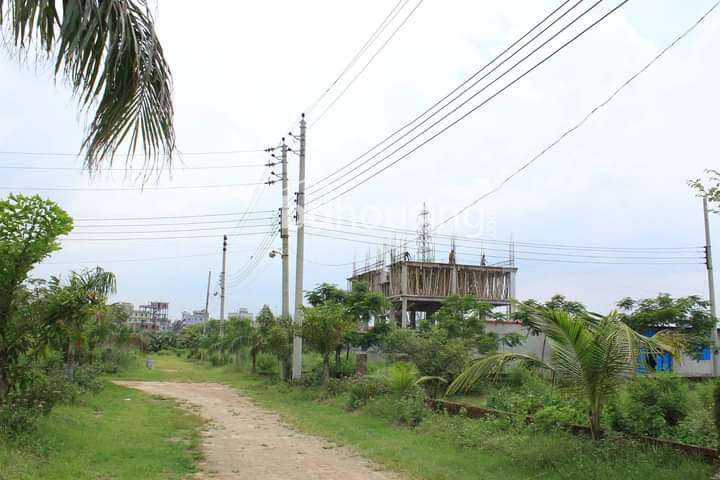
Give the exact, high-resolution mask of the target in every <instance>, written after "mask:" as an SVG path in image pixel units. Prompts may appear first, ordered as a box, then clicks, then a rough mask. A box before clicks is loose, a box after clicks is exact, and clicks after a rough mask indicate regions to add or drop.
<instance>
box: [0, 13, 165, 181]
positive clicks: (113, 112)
mask: <svg viewBox="0 0 720 480" xmlns="http://www.w3.org/2000/svg"><path fill="white" fill-rule="evenodd" d="M56 2H57V0H0V26H5V25H6V26H7V28H8V29H9V30H10V33H11V38H12V43H13V44H14V47H15V48H17V49H18V50H19V51H27V50H28V49H29V48H30V47H31V46H32V45H33V44H36V46H37V49H38V50H39V51H40V52H41V53H42V54H43V55H45V56H46V57H48V58H52V57H54V73H55V75H56V77H57V76H60V74H61V73H62V74H63V75H64V77H65V78H66V79H67V80H68V81H69V83H70V85H71V86H72V88H73V91H74V92H75V94H76V95H77V97H78V101H79V103H80V106H81V108H83V109H86V110H91V109H92V108H93V107H94V106H96V108H95V112H94V115H93V119H92V121H91V123H90V125H89V128H88V131H87V133H86V138H85V140H84V141H83V144H82V147H81V153H82V154H83V155H84V158H85V166H86V168H88V169H89V170H91V171H95V170H98V169H100V168H101V167H102V166H110V165H112V163H113V160H114V158H115V156H116V154H117V153H118V151H119V150H120V149H121V148H122V149H126V153H127V154H128V157H127V158H126V166H127V165H128V164H129V162H130V161H131V156H132V155H134V154H135V153H136V152H137V151H138V149H139V148H141V149H142V154H143V155H144V162H143V170H145V171H146V172H151V171H153V170H156V169H157V168H158V167H162V166H164V165H165V164H167V165H170V162H171V159H172V155H173V152H174V151H175V128H174V123H173V122H174V112H173V104H172V98H171V89H172V81H171V73H170V68H169V66H168V64H167V62H166V60H165V56H164V54H163V49H162V46H161V45H160V42H159V40H158V38H157V34H156V32H155V27H154V25H153V18H152V15H151V14H150V11H149V9H148V6H147V4H146V1H145V0H64V1H63V2H62V8H61V9H59V8H58V7H57V5H56ZM60 12H61V13H60Z"/></svg>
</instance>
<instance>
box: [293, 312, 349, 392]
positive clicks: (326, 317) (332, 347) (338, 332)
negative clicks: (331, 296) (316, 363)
mask: <svg viewBox="0 0 720 480" xmlns="http://www.w3.org/2000/svg"><path fill="white" fill-rule="evenodd" d="M304 311H305V318H304V320H303V325H302V337H303V341H304V342H305V343H306V344H307V346H308V347H309V348H310V349H312V350H314V351H316V352H317V353H319V354H320V355H321V356H322V358H323V368H324V372H325V380H326V381H327V379H329V378H330V355H332V353H333V352H335V351H336V349H337V348H338V346H340V345H342V342H343V339H344V338H345V336H346V335H347V334H348V333H349V332H351V331H352V330H353V329H354V328H355V324H354V322H353V321H352V320H351V319H350V318H348V316H347V313H346V311H345V309H344V308H343V306H342V305H340V304H337V303H325V304H321V305H318V306H316V307H309V308H305V309H304Z"/></svg>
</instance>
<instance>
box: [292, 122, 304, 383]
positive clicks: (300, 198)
mask: <svg viewBox="0 0 720 480" xmlns="http://www.w3.org/2000/svg"><path fill="white" fill-rule="evenodd" d="M305 129H306V123H305V114H304V113H303V114H302V117H301V118H300V154H299V158H300V162H299V163H300V173H299V175H298V192H297V216H296V218H295V220H296V222H297V249H296V255H297V256H296V260H295V318H294V319H293V320H294V322H293V323H294V324H295V328H296V329H298V330H299V329H300V328H301V327H302V323H303V311H302V305H303V266H304V263H303V262H304V257H305ZM301 376H302V337H301V336H300V335H297V334H296V335H295V336H294V337H293V364H292V378H293V380H299V379H300V377H301Z"/></svg>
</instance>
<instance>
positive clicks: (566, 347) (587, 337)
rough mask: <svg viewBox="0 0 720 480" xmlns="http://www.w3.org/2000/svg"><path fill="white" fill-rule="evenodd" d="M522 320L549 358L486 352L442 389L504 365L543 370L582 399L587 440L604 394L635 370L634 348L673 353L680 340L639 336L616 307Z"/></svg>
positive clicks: (596, 429) (541, 310) (464, 387)
mask: <svg viewBox="0 0 720 480" xmlns="http://www.w3.org/2000/svg"><path fill="white" fill-rule="evenodd" d="M528 323H529V325H531V326H532V328H535V329H536V330H537V331H539V332H542V333H543V334H545V335H547V337H548V339H549V340H550V342H551V343H552V345H553V347H554V350H553V354H552V357H551V359H550V361H549V362H547V363H546V362H544V361H542V360H540V359H538V358H536V357H534V356H532V355H526V354H521V353H493V354H488V355H486V356H484V357H482V358H480V359H479V360H477V361H476V362H474V363H473V364H472V365H471V366H470V367H468V368H467V369H466V370H465V371H464V372H463V373H462V374H460V375H459V376H458V377H457V378H456V379H455V381H453V383H452V384H451V385H450V387H449V388H448V394H454V393H457V392H460V391H468V390H469V389H471V388H472V387H473V386H474V385H475V384H477V383H478V382H480V380H481V379H483V378H485V377H488V376H490V377H495V378H497V377H498V375H499V374H501V373H502V372H503V370H504V368H505V367H506V366H507V365H509V364H511V365H512V364H516V363H521V364H524V365H526V366H530V367H534V368H542V369H547V370H549V371H551V372H553V375H554V376H556V377H557V378H558V379H559V380H560V381H562V382H563V383H565V384H567V385H568V386H569V387H570V388H571V389H574V390H575V391H576V392H577V393H578V394H579V395H581V396H583V397H584V398H585V400H587V402H588V404H589V410H590V429H591V432H592V437H593V439H598V438H599V437H600V435H601V431H600V416H601V415H602V411H603V407H604V406H605V404H606V402H607V400H608V398H609V397H610V396H611V395H612V394H614V393H615V392H616V391H617V389H618V388H619V387H620V385H621V384H622V383H623V382H624V381H625V380H626V379H628V378H629V377H631V376H633V375H634V374H635V371H636V369H637V362H638V361H639V357H638V355H639V353H640V349H641V348H643V349H647V351H648V352H650V353H659V352H665V351H668V352H670V353H673V354H677V353H678V352H679V349H680V348H681V345H682V341H683V339H682V336H678V335H676V334H672V333H668V332H664V331H663V332H658V333H657V334H656V335H655V336H653V337H645V336H643V335H641V334H639V333H637V332H636V331H634V330H633V329H632V328H630V326H628V325H627V324H626V323H624V322H623V321H622V317H621V316H620V315H618V314H617V313H616V312H612V313H610V314H609V315H606V316H598V315H594V314H588V313H575V314H573V313H569V312H566V311H564V310H554V309H550V308H545V307H537V308H536V309H535V310H534V311H533V313H532V315H530V316H529V317H528Z"/></svg>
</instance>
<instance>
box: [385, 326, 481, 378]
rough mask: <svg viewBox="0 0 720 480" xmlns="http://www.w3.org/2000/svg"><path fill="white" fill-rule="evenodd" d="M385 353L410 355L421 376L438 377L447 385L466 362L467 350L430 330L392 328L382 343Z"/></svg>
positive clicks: (443, 333)
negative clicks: (417, 330)
mask: <svg viewBox="0 0 720 480" xmlns="http://www.w3.org/2000/svg"><path fill="white" fill-rule="evenodd" d="M381 348H382V350H383V351H384V352H386V353H391V354H396V353H405V354H408V355H410V358H411V359H412V361H413V363H414V364H415V365H416V366H417V368H418V370H419V371H420V374H421V375H422V376H428V377H442V378H444V379H446V380H448V381H449V382H451V381H452V380H453V379H454V378H455V377H456V376H457V375H459V374H460V373H461V372H462V371H463V370H464V369H465V367H466V366H467V365H468V363H469V361H470V346H469V345H468V343H467V342H466V341H465V340H464V339H461V338H448V336H447V332H446V331H445V330H443V329H440V328H437V327H435V328H431V329H427V330H424V331H421V332H416V331H414V330H409V329H401V328H398V327H392V328H391V329H390V333H389V334H388V335H387V336H386V337H385V339H384V340H383V343H382V347H381Z"/></svg>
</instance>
